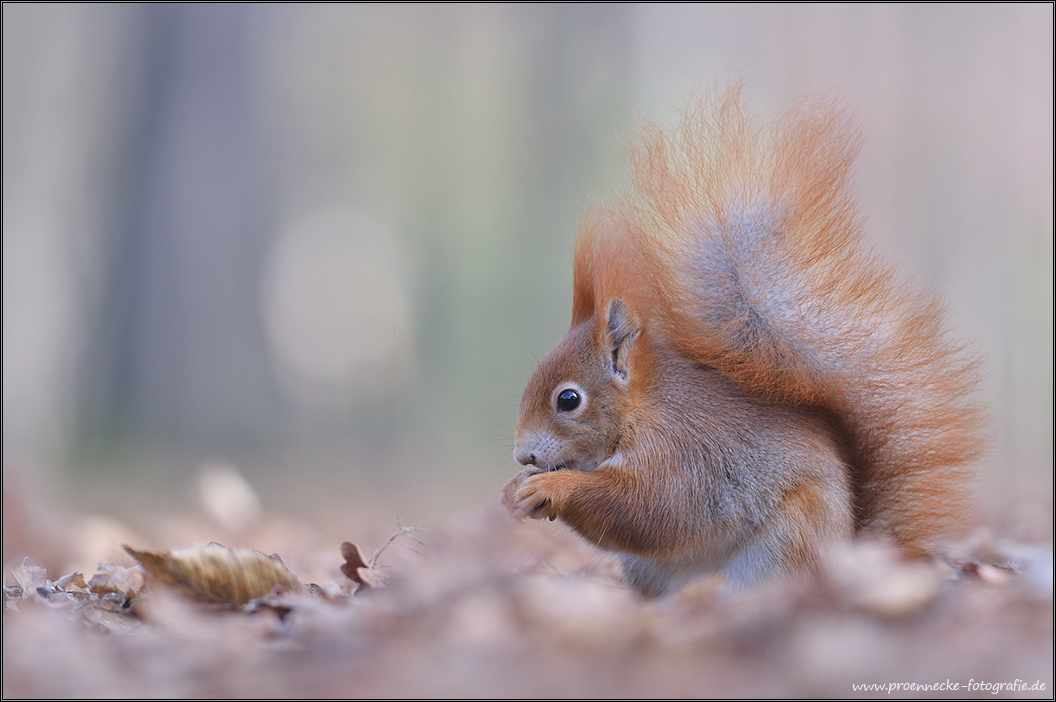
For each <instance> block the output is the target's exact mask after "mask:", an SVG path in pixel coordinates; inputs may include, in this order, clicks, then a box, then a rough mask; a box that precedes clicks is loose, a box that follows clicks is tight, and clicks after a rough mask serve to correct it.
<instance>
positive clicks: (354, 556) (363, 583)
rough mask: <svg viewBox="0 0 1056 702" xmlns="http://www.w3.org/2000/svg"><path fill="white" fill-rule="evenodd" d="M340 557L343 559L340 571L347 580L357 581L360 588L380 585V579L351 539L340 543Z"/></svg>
mask: <svg viewBox="0 0 1056 702" xmlns="http://www.w3.org/2000/svg"><path fill="white" fill-rule="evenodd" d="M341 557H342V558H344V559H345V562H344V563H342V564H341V572H342V573H344V574H345V577H347V578H348V579H349V580H352V581H354V582H356V583H358V584H359V586H360V588H367V587H381V586H382V582H381V580H379V579H378V576H377V575H375V574H374V569H373V568H371V567H370V565H369V564H368V563H367V560H366V559H365V558H363V552H362V551H360V550H359V546H356V545H355V544H354V543H352V542H351V541H345V542H344V543H342V544H341Z"/></svg>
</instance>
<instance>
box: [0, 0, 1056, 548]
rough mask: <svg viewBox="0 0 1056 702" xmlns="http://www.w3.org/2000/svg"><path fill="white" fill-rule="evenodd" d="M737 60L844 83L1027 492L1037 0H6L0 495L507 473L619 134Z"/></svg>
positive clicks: (181, 500) (756, 71)
mask: <svg viewBox="0 0 1056 702" xmlns="http://www.w3.org/2000/svg"><path fill="white" fill-rule="evenodd" d="M738 76H743V77H745V78H746V81H747V85H748V92H749V93H750V94H751V95H752V96H753V97H752V99H753V102H755V103H756V104H757V105H759V106H761V107H764V108H765V107H780V106H781V105H782V104H784V103H785V102H786V101H787V100H788V99H789V98H790V97H793V96H796V95H801V94H803V93H806V92H814V91H824V90H830V89H838V90H840V91H841V92H842V93H843V94H844V95H845V96H846V98H847V99H848V100H849V101H850V102H852V103H854V104H855V105H857V106H858V107H860V109H861V114H862V117H863V123H864V125H865V128H866V146H865V149H864V152H863V154H862V157H861V160H860V162H859V164H858V172H857V176H856V178H857V185H858V188H859V190H860V193H861V201H862V208H863V211H864V213H865V214H866V216H867V217H868V220H869V227H868V231H869V235H870V236H871V238H872V239H873V241H874V242H875V243H876V244H877V246H878V247H879V248H880V249H881V250H882V251H884V252H885V253H886V254H887V255H888V256H889V257H890V258H892V259H893V260H895V261H896V262H897V264H898V266H899V268H900V270H901V271H902V272H903V273H904V274H905V275H907V276H913V277H914V278H915V279H916V280H918V281H920V282H922V283H924V284H927V285H931V286H934V287H936V288H937V289H939V290H941V291H943V292H944V293H945V295H946V298H947V302H948V306H949V311H950V320H951V324H952V326H954V327H955V328H956V329H957V330H958V332H959V333H961V334H962V335H963V336H964V337H965V338H968V339H971V340H973V342H974V343H975V345H976V347H977V348H978V349H979V350H980V351H981V352H982V353H983V354H985V356H986V372H987V377H986V381H985V385H984V387H983V389H982V391H983V393H984V394H985V398H986V401H987V402H988V403H989V405H990V406H991V407H992V408H993V418H994V422H993V427H994V435H995V442H994V451H993V452H992V454H991V455H990V456H989V458H988V460H987V462H986V464H985V465H984V466H983V473H982V477H981V479H980V484H981V488H982V489H981V495H982V496H983V506H984V508H985V510H986V512H987V514H988V515H989V517H990V519H991V521H992V522H994V523H998V524H1000V523H1001V522H1002V521H1003V520H1006V519H1008V518H1010V517H1013V516H1016V515H1021V514H1023V512H1024V510H1027V511H1030V510H1031V509H1035V510H1037V511H1038V513H1042V514H1044V513H1048V511H1049V510H1051V507H1052V485H1053V484H1052V429H1053V353H1052V349H1053V219H1052V213H1053V8H1052V5H1051V4H1030V5H1000V6H998V5H971V6H968V5H940V6H930V5H921V6H917V5H913V6H909V5H882V6H876V5H854V6H834V5H825V6H820V5H814V6H808V7H800V6H776V7H775V6H763V5H734V6H723V5H707V6H687V5H678V6H666V5H647V6H646V5H626V4H620V5H605V4H601V5H517V6H506V5H456V6H447V5H397V6H390V5H384V6H382V5H359V4H357V5H296V6H294V5H281V4H280V5H259V6H258V5H251V4H238V5H170V4H157V5H154V4H150V5H78V4H75V5H55V6H48V5H36V4H33V5H30V4H7V3H5V4H4V5H3V471H4V505H5V515H6V513H7V511H8V508H9V506H11V505H13V504H16V503H17V506H19V507H20V509H21V510H22V513H24V514H32V509H33V508H35V506H43V508H47V509H53V510H60V511H62V513H66V514H74V515H88V514H109V515H115V516H118V517H120V518H122V519H126V520H129V521H130V523H133V524H135V523H143V522H144V521H145V520H149V519H153V518H156V517H158V516H160V515H164V514H167V513H174V512H187V511H192V510H194V509H196V507H195V499H196V498H195V489H194V485H195V480H196V476H197V475H199V472H200V471H201V470H203V466H205V467H208V466H217V465H231V466H235V467H237V469H238V470H239V471H241V473H242V474H243V475H244V476H245V477H246V478H247V479H248V480H249V482H250V483H251V484H252V485H253V486H254V487H255V488H256V489H257V490H258V491H259V493H260V495H261V498H262V500H263V502H264V504H265V506H266V508H267V509H269V510H272V511H275V512H278V513H283V514H290V515H296V516H298V517H300V518H302V519H309V520H314V521H315V522H316V523H318V525H319V526H324V527H327V528H334V529H338V530H342V531H351V530H352V529H353V528H354V526H355V525H356V524H357V523H359V522H366V521H370V522H374V521H379V520H380V523H381V528H382V529H383V530H391V528H392V527H393V526H394V524H395V517H396V516H397V515H398V516H399V517H400V518H401V519H402V520H403V522H404V523H405V524H408V523H417V522H424V521H429V520H431V519H435V518H437V517H439V516H442V515H445V514H449V513H451V512H453V511H455V510H457V509H459V508H460V507H463V506H468V505H475V504H482V503H489V504H490V503H493V502H495V501H497V499H498V493H499V488H500V487H501V486H502V484H503V483H504V482H505V481H506V480H507V479H508V478H509V477H510V476H511V475H512V474H513V473H514V472H515V470H516V468H515V465H514V463H513V461H512V459H511V458H510V451H511V450H512V434H513V430H514V427H515V425H516V416H517V405H518V401H519V397H520V392H521V389H522V387H523V383H524V382H525V380H526V379H527V378H528V376H529V374H530V373H531V371H532V369H533V367H534V365H535V363H536V361H537V359H538V358H540V357H541V356H542V355H543V354H544V353H545V352H546V351H547V350H548V349H549V348H550V346H551V345H552V344H553V343H554V342H555V341H556V340H557V339H558V338H559V337H560V336H561V335H562V333H563V332H564V330H565V328H566V325H567V322H568V316H569V310H570V304H571V248H572V242H573V239H574V235H575V231H576V224H577V218H578V217H579V216H580V214H581V213H582V211H583V209H584V207H585V205H586V204H587V203H589V202H590V201H591V199H592V198H594V197H598V196H602V197H603V196H605V195H606V194H607V193H608V192H609V191H610V190H611V187H612V184H613V183H614V182H619V179H620V178H621V170H622V158H623V157H622V151H621V146H620V140H621V138H623V137H625V136H626V135H628V134H629V133H630V131H631V129H632V128H633V123H634V119H635V115H636V114H639V113H640V114H643V115H645V116H648V117H649V118H651V119H657V120H670V119H671V118H672V116H673V115H674V110H675V109H676V108H677V105H678V103H679V100H680V98H681V97H684V96H686V95H687V94H688V92H689V90H690V89H691V88H692V87H693V86H694V85H699V84H702V83H703V84H712V83H714V82H715V81H716V80H718V81H724V80H727V79H729V78H736V77H738ZM1046 518H1049V517H1046ZM4 535H5V539H4V559H5V561H6V560H7V559H9V558H12V557H18V558H19V559H20V558H21V557H22V556H24V555H32V554H28V553H24V552H22V551H20V552H18V553H9V552H8V548H9V543H8V529H7V520H6V519H5V534H4ZM349 537H350V538H351V537H352V534H349ZM261 547H262V548H264V546H263V545H262V546H261ZM90 565H91V564H85V566H84V567H90Z"/></svg>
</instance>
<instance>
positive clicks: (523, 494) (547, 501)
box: [502, 470, 557, 521]
mask: <svg viewBox="0 0 1056 702" xmlns="http://www.w3.org/2000/svg"><path fill="white" fill-rule="evenodd" d="M549 475H550V474H549V473H539V472H537V471H534V470H522V471H521V472H520V473H518V474H517V475H515V476H513V478H511V479H510V482H508V483H506V486H505V487H504V488H502V504H504V505H506V508H507V509H508V510H510V514H512V515H513V517H514V519H516V520H517V521H524V519H525V517H530V518H532V519H544V518H546V519H550V520H553V519H554V518H555V517H557V507H556V505H555V504H554V500H553V499H552V496H551V495H550V493H549V491H548V490H547V489H546V483H547V477H548V476H549Z"/></svg>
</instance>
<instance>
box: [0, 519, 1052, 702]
mask: <svg viewBox="0 0 1056 702" xmlns="http://www.w3.org/2000/svg"><path fill="white" fill-rule="evenodd" d="M395 546H403V547H404V548H394V547H395ZM125 550H126V551H127V553H128V554H130V555H131V556H132V557H133V558H134V559H135V560H136V561H137V563H136V564H135V565H132V566H131V567H126V566H122V565H117V564H110V563H100V564H99V565H98V571H97V572H96V573H95V574H93V575H91V577H88V576H87V575H86V574H84V573H81V572H72V573H69V574H67V575H63V576H61V577H58V578H56V579H55V580H51V579H49V576H48V573H47V572H46V571H45V569H44V568H42V567H39V566H36V565H34V564H33V563H32V562H31V560H30V559H25V560H23V561H22V562H21V563H20V564H19V565H16V566H15V567H13V568H10V569H9V573H10V578H8V577H5V579H4V587H3V593H4V644H3V646H4V670H5V674H4V683H3V685H4V690H3V692H4V695H5V696H30V697H32V696H44V697H69V696H103V697H110V696H133V697H135V696H139V697H231V696H236V697H252V696H269V697H276V696H278V697H371V696H400V697H416V696H421V697H444V696H455V697H472V696H519V697H546V696H559V697H576V696H589V697H606V696H616V697H637V696H646V697H685V696H691V697H703V696H732V697H735V696H822V697H823V696H853V695H854V693H853V691H852V688H851V685H852V684H856V683H873V682H876V683H880V682H892V681H895V682H907V683H922V684H926V683H937V682H942V681H945V680H947V679H949V680H960V681H961V682H962V683H965V684H966V683H967V682H968V680H970V679H972V680H974V681H976V682H978V681H980V680H986V681H990V682H995V683H997V682H1004V683H1011V682H1012V681H1015V680H1020V681H1026V683H1029V684H1035V681H1038V682H1041V683H1044V684H1046V685H1047V687H1046V690H1045V691H1044V692H1043V693H1042V696H1048V695H1049V694H1051V684H1052V661H1053V659H1052V577H1051V571H1052V550H1051V547H1048V546H1041V547H1038V546H1029V545H1026V544H1024V543H1012V542H1003V541H1001V540H998V539H993V538H990V537H986V536H982V537H980V538H978V539H977V540H976V541H975V542H974V543H972V544H969V545H966V546H965V548H964V550H963V553H962V555H960V556H958V557H957V558H954V559H951V561H950V562H948V563H944V564H939V565H924V564H920V563H903V562H901V561H899V560H898V559H897V558H896V557H895V555H894V553H893V552H892V551H891V550H890V549H888V548H886V547H885V546H883V545H882V544H871V543H862V544H856V545H854V546H852V547H849V548H847V549H845V550H844V551H842V552H840V553H838V554H835V555H834V556H833V558H832V562H831V564H830V568H829V570H828V573H827V574H826V575H825V576H824V577H822V578H820V579H817V580H814V581H809V580H783V581H774V582H769V583H764V584H762V585H760V586H758V587H756V588H753V589H750V590H731V589H728V588H726V587H725V586H724V585H723V584H722V583H721V582H719V581H718V580H716V579H709V578H703V579H700V580H698V581H695V582H693V583H691V584H689V585H688V586H686V587H685V588H683V589H682V590H681V591H680V592H679V593H677V594H676V595H674V596H671V597H668V598H665V599H661V600H654V601H647V600H643V599H641V598H639V597H637V596H636V595H633V594H632V593H631V592H629V591H628V590H626V589H625V588H624V587H623V586H622V585H621V583H620V579H619V573H618V564H617V563H616V562H615V561H614V560H613V559H611V558H610V557H608V556H606V555H604V554H601V553H600V552H598V551H596V550H594V549H592V548H590V547H589V546H587V545H585V544H584V543H583V542H582V541H581V540H579V539H578V538H576V537H575V536H574V535H573V534H571V533H570V532H569V531H568V530H566V529H564V528H563V527H561V526H560V525H559V524H550V523H546V524H540V523H531V524H517V523H514V522H512V520H509V519H508V517H507V516H506V515H505V514H504V513H502V511H501V509H489V510H479V511H475V512H469V513H464V514H460V515H456V517H454V518H452V519H451V520H450V521H448V522H446V523H443V524H441V525H439V526H436V527H434V528H432V529H431V530H429V531H428V532H424V531H422V530H421V529H419V528H416V527H410V528H406V527H403V526H402V525H400V526H399V528H398V529H397V530H396V531H395V532H394V533H393V534H392V536H391V537H390V538H389V539H388V541H386V542H384V543H382V545H381V546H380V547H379V548H378V549H377V550H375V551H374V553H373V555H372V556H371V557H370V558H369V559H367V558H366V557H365V556H364V551H363V550H362V549H361V548H360V547H359V546H358V545H357V544H355V543H353V542H351V541H346V542H344V543H341V544H340V545H339V546H335V547H333V548H332V551H331V555H329V556H327V557H326V558H327V560H329V561H330V562H331V564H332V567H331V568H330V572H333V573H334V575H335V576H336V575H338V574H341V575H343V576H344V577H336V578H335V579H333V580H332V581H325V582H321V583H311V582H310V583H307V584H303V585H302V580H301V579H300V578H299V577H298V575H296V574H295V573H293V572H292V571H291V570H290V569H289V568H287V566H286V565H285V564H284V563H283V562H282V560H281V559H280V558H279V557H278V555H272V556H268V555H265V554H264V553H262V552H260V551H254V550H249V549H235V548H228V547H227V546H223V545H221V544H217V543H210V544H205V545H192V546H186V547H182V548H177V549H172V550H168V551H152V550H147V549H140V548H134V547H129V546H126V547H125ZM283 555H290V554H283ZM382 556H384V558H382ZM381 561H385V563H384V564H383V563H382V562H381ZM383 565H384V566H387V567H385V568H384V569H383ZM382 573H384V577H382ZM9 580H10V583H9ZM905 694H907V695H910V696H913V694H912V693H910V692H907V693H905ZM916 694H918V695H919V693H916ZM874 695H875V693H874ZM959 696H991V697H992V696H993V694H992V692H990V691H989V690H985V689H984V690H979V691H975V692H969V693H963V689H962V694H961V695H959ZM1009 696H1027V697H1030V696H1037V695H1036V694H1031V692H1030V691H1029V690H1027V691H1025V692H1018V693H1017V692H1016V691H1013V692H1012V693H1010V695H1009Z"/></svg>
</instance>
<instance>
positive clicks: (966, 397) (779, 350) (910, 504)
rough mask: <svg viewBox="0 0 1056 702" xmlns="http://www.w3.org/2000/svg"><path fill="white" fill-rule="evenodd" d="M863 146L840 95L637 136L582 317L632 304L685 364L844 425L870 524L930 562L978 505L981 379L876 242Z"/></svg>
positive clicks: (700, 117) (599, 229) (693, 119)
mask: <svg viewBox="0 0 1056 702" xmlns="http://www.w3.org/2000/svg"><path fill="white" fill-rule="evenodd" d="M859 146H860V130H859V128H858V127H857V123H856V119H855V116H854V114H853V113H852V112H851V111H850V110H848V109H847V108H845V107H843V106H842V105H841V104H840V103H839V101H837V100H835V99H831V98H826V97H819V98H812V99H807V100H804V101H802V102H799V103H796V104H795V105H794V106H793V107H792V108H791V109H789V110H788V111H786V112H785V113H783V114H780V115H778V116H777V117H775V118H772V119H769V120H766V121H762V120H758V119H756V118H755V117H753V116H751V115H749V114H748V113H747V111H746V109H745V107H744V105H743V102H742V100H741V97H740V89H739V88H737V87H735V88H731V89H729V90H726V91H716V92H715V93H714V94H713V95H711V96H709V97H707V98H703V99H700V100H698V101H696V102H695V104H694V107H692V108H691V109H690V110H688V111H686V112H685V113H684V114H683V116H682V121H681V124H680V125H679V127H678V129H677V130H675V131H673V132H665V131H663V130H661V129H658V128H656V127H654V126H652V125H643V126H641V127H640V128H639V131H638V135H637V139H636V141H635V143H634V144H633V147H632V148H633V150H632V152H631V158H632V182H631V185H632V187H631V189H630V192H629V193H628V194H626V195H624V196H623V197H622V198H620V199H619V200H618V201H617V202H616V203H615V204H614V205H612V206H611V208H608V209H605V210H604V211H601V212H597V213H595V216H594V218H593V220H592V222H593V223H592V224H590V225H588V227H587V228H586V230H587V231H586V233H585V234H584V235H582V236H581V240H580V242H579V244H578V246H577V253H576V255H577V258H578V259H580V262H582V264H583V267H582V269H581V267H580V265H578V264H579V263H580V262H577V271H579V270H583V271H584V272H585V273H586V274H585V275H584V276H582V277H581V278H580V279H577V281H576V295H575V298H576V302H575V303H574V315H576V314H578V315H580V316H583V315H586V314H588V313H593V312H594V310H593V309H592V308H594V307H595V306H596V305H598V304H604V302H605V301H606V300H607V299H609V298H611V297H622V298H625V299H626V300H627V301H628V302H629V303H630V304H631V306H632V307H633V308H634V309H636V311H637V312H638V313H639V314H640V315H641V316H642V317H643V319H645V320H646V322H647V324H650V325H653V326H654V327H655V328H657V330H658V331H659V332H660V333H661V334H663V335H664V336H665V337H666V338H667V339H668V340H669V343H671V344H673V345H674V347H676V348H677V349H678V350H679V351H680V352H682V353H683V354H685V355H687V356H689V357H690V358H692V359H694V360H696V361H698V362H700V363H702V364H705V365H707V366H710V367H712V368H715V369H716V370H718V371H720V372H722V373H724V374H726V375H728V376H730V377H731V378H733V379H734V380H736V381H737V382H738V383H739V384H741V385H742V386H743V387H745V388H748V389H750V390H752V391H754V392H756V393H759V394H761V395H765V396H767V397H769V398H771V399H773V400H775V401H778V402H783V403H789V404H795V405H810V406H818V407H822V408H826V409H828V410H830V411H831V412H833V413H834V414H835V415H836V416H837V417H838V418H839V420H840V422H841V423H842V425H843V427H844V429H845V431H846V434H847V437H848V439H849V443H850V446H849V450H850V458H851V462H852V471H853V475H852V481H853V483H854V489H855V500H856V504H855V515H856V518H857V520H858V525H859V528H860V529H862V530H866V531H869V532H874V531H878V532H880V533H885V534H888V535H891V536H893V537H894V538H895V539H896V541H898V542H899V544H901V545H902V547H903V548H904V549H905V550H906V551H907V552H910V553H917V554H923V553H928V552H930V551H932V549H933V547H934V546H935V545H936V544H937V543H938V542H940V541H942V540H944V539H945V538H948V537H950V536H953V535H955V534H956V533H957V532H958V531H959V529H960V527H961V525H962V524H963V522H964V519H965V515H966V513H967V512H968V510H969V505H967V504H966V501H967V494H968V483H969V479H968V478H969V474H968V473H967V470H966V469H967V466H968V465H969V464H970V463H972V462H973V461H975V460H976V459H978V458H979V456H980V454H981V451H982V448H983V443H984V441H983V437H984V433H983V424H984V422H983V418H984V415H983V413H982V411H981V409H980V408H979V407H978V405H977V404H975V401H974V394H973V392H974V389H975V386H976V384H977V382H978V377H979V369H978V363H977V361H976V359H974V358H972V357H971V356H970V355H967V354H966V353H965V351H964V349H963V348H962V347H961V346H960V345H959V344H958V343H957V342H956V341H955V340H953V339H952V338H951V337H950V336H949V334H948V333H947V331H946V330H945V329H944V328H943V326H942V319H941V318H942V314H943V311H942V305H941V303H940V301H939V300H938V299H937V298H936V297H935V296H933V295H929V294H927V293H924V292H921V291H919V290H916V289H914V288H912V287H910V286H908V285H906V284H904V283H902V282H900V281H899V280H898V279H897V278H896V276H895V274H894V272H893V270H892V269H891V268H890V267H889V266H888V265H887V264H886V263H884V262H882V261H881V260H880V259H879V258H878V257H877V255H876V254H875V253H873V252H872V251H871V250H870V249H869V248H868V247H867V245H866V244H865V243H864V242H863V240H862V236H861V230H862V225H861V220H860V218H859V216H858V213H857V205H856V202H855V199H854V197H853V195H852V193H851V191H850V185H849V177H850V170H851V166H852V164H853V162H854V159H855V157H856V156H857V154H858V150H859ZM628 266H630V267H631V268H633V270H628Z"/></svg>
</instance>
